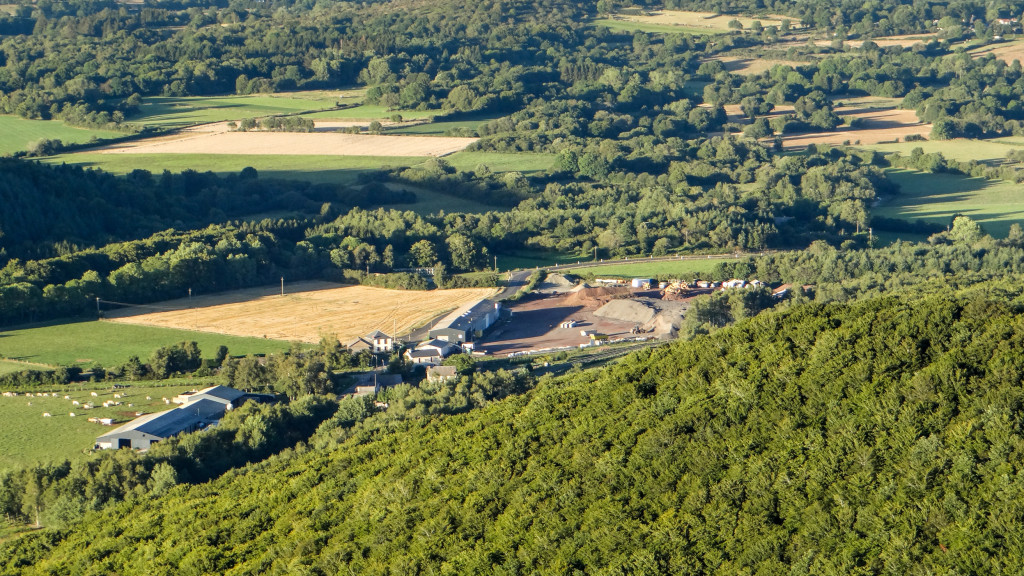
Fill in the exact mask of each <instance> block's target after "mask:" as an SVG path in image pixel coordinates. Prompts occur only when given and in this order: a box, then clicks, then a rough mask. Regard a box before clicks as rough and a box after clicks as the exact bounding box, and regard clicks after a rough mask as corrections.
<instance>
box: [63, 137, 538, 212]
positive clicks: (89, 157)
mask: <svg viewBox="0 0 1024 576" xmlns="http://www.w3.org/2000/svg"><path fill="white" fill-rule="evenodd" d="M444 160H445V161H446V162H448V163H450V164H451V165H452V166H454V167H455V168H457V169H459V170H476V169H477V167H479V166H480V165H481V164H484V165H486V166H487V167H488V168H490V170H491V171H492V172H511V171H519V172H522V173H523V174H530V173H533V172H539V171H543V170H547V169H549V168H551V167H552V166H553V165H554V162H555V156H554V155H553V154H533V153H518V154H517V153H502V152H459V153H456V154H452V155H450V156H445V157H444ZM43 161H44V162H47V163H50V164H58V165H59V164H64V163H66V164H74V165H79V166H83V167H86V168H98V169H101V170H106V171H108V172H113V173H114V174H127V173H129V172H131V171H132V170H135V169H138V168H141V167H144V168H145V169H146V170H149V171H150V172H154V173H157V174H159V173H160V172H162V171H163V170H168V171H170V172H176V173H177V172H182V171H184V170H188V169H192V170H196V171H199V172H207V171H210V172H214V173H217V174H237V173H238V172H240V171H241V170H242V169H243V168H245V167H247V166H251V167H253V168H255V169H256V171H257V172H258V173H259V175H260V178H281V179H287V180H301V181H306V182H313V183H334V184H354V183H355V182H356V180H357V179H358V178H359V175H360V174H363V173H365V172H370V171H374V170H382V169H391V168H406V167H410V166H417V165H419V164H422V163H423V162H424V161H425V159H424V158H420V157H396V156H391V157H383V156H269V155H209V154H98V153H94V152H83V153H78V154H61V155H58V156H51V157H49V158H45V159H43ZM415 194H416V203H414V204H395V205H389V206H390V207H393V208H395V209H399V210H414V211H416V212H419V213H421V214H431V213H435V212H437V211H439V210H444V211H445V212H474V213H480V212H487V211H489V210H501V208H495V207H493V206H488V205H486V204H482V203H479V202H474V201H472V200H465V199H462V198H457V197H455V196H449V195H447V194H444V193H442V192H435V191H431V190H426V189H417V190H415Z"/></svg>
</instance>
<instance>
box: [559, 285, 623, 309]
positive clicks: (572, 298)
mask: <svg viewBox="0 0 1024 576" xmlns="http://www.w3.org/2000/svg"><path fill="white" fill-rule="evenodd" d="M629 294H630V292H629V288H628V287H627V286H590V285H588V284H580V285H579V286H578V287H576V288H575V289H574V290H573V291H572V292H570V293H569V295H568V296H567V297H566V299H565V303H566V304H567V305H570V306H599V305H601V304H603V303H605V302H608V301H609V300H614V299H615V298H624V297H628V296H629Z"/></svg>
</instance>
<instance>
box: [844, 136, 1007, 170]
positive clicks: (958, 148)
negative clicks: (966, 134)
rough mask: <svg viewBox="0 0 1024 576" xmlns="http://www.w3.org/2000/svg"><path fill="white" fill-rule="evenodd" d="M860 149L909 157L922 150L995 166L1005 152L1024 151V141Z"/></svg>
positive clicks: (941, 142) (944, 142)
mask: <svg viewBox="0 0 1024 576" xmlns="http://www.w3.org/2000/svg"><path fill="white" fill-rule="evenodd" d="M861 148H865V149H868V150H876V151H878V152H881V153H883V154H889V153H892V152H899V153H900V155H901V156H910V154H911V152H913V150H914V148H920V149H922V150H924V152H925V153H926V154H934V153H941V154H942V155H943V156H945V157H946V158H951V159H953V160H959V161H961V162H967V161H970V160H975V161H978V162H985V163H990V164H996V163H1000V162H1003V161H1004V160H1006V154H1007V152H1010V151H1012V150H1021V149H1024V141H1022V140H1019V139H1014V138H997V139H994V140H967V139H963V138H958V139H956V140H928V141H924V142H891V143H887V144H870V145H862V146H861Z"/></svg>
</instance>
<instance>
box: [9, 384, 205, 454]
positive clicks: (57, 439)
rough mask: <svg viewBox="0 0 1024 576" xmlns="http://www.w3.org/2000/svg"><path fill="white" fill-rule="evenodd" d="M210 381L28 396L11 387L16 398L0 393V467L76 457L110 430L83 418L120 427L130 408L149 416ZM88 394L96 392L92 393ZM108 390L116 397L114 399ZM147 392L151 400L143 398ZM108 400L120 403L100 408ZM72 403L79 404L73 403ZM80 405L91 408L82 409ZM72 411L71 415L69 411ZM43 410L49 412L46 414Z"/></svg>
mask: <svg viewBox="0 0 1024 576" xmlns="http://www.w3.org/2000/svg"><path fill="white" fill-rule="evenodd" d="M213 384H214V382H213V380H212V379H209V378H207V379H196V380H195V381H193V382H190V383H188V384H181V383H180V381H178V383H176V384H175V385H171V386H153V384H152V383H148V382H139V383H136V384H134V385H131V386H130V387H128V388H126V389H118V390H114V389H113V388H112V387H111V386H110V385H109V384H106V385H104V383H88V382H87V383H83V384H69V385H66V386H58V387H55V388H54V389H53V390H54V391H56V392H57V394H58V395H57V397H56V398H54V397H53V396H49V395H48V396H46V397H42V396H41V395H39V394H37V393H35V392H32V396H31V397H28V396H26V395H25V393H24V392H22V391H17V393H18V395H17V396H16V397H0V446H3V447H4V448H3V450H0V470H3V469H10V468H17V467H23V466H28V465H32V464H35V463H37V462H38V463H45V462H59V461H62V460H65V459H67V460H76V459H78V458H82V457H84V455H85V454H86V453H87V452H88V451H89V450H91V449H92V447H93V443H94V442H95V440H96V438H97V437H98V436H101V435H103V434H106V433H107V432H110V431H111V430H113V427H110V426H103V425H101V424H97V423H94V422H89V421H88V419H89V418H93V417H95V418H113V419H114V422H115V424H114V426H115V427H116V426H120V425H121V424H124V423H125V422H128V421H130V420H132V419H134V418H136V416H135V413H136V412H143V413H146V414H150V413H153V412H161V411H163V410H169V409H171V408H174V407H175V406H176V405H175V404H170V405H168V404H166V403H164V401H163V400H162V399H163V398H168V399H170V398H173V397H174V396H176V395H178V394H179V393H181V392H185V391H187V390H192V389H194V388H195V389H198V388H204V387H206V386H211V385H213ZM93 392H95V393H96V394H97V396H95V397H94V396H92V393H93ZM114 394H118V395H120V396H121V398H119V399H115V398H114ZM64 396H70V398H68V399H65V398H64ZM147 396H149V397H150V398H151V399H150V400H146V397H147ZM108 400H113V401H116V402H121V405H120V406H110V407H109V408H104V407H103V403H104V402H106V401H108ZM73 401H77V402H78V403H79V405H78V406H75V405H74V404H72V402H73ZM85 404H91V405H93V406H95V407H94V408H92V409H85V408H83V405H85ZM129 404H131V405H132V406H129ZM72 412H73V413H74V414H75V416H74V417H72V416H71V415H70V414H71V413H72ZM43 413H49V414H50V415H51V416H50V417H49V418H46V417H44V416H43Z"/></svg>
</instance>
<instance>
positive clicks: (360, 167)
mask: <svg viewBox="0 0 1024 576" xmlns="http://www.w3.org/2000/svg"><path fill="white" fill-rule="evenodd" d="M43 161H44V162H48V163H51V164H64V163H67V164H75V165H79V166H83V167H86V168H99V169H101V170H106V171H108V172H113V173H114V174H127V173H129V172H131V171H132V170H135V169H138V168H144V169H146V170H149V171H150V172H153V173H156V174H159V173H160V172H162V171H164V170H168V171H170V172H183V171H185V170H196V171H197V172H208V171H209V172H214V173H217V174H237V173H238V172H240V171H241V170H242V169H243V168H245V167H247V166H251V167H253V168H255V169H256V171H257V172H258V173H259V175H260V177H261V178H281V179H287V180H303V181H307V182H315V183H321V182H330V183H342V184H346V183H352V182H355V180H356V179H357V178H358V177H359V175H360V174H361V173H363V172H367V171H372V170H380V169H384V168H403V167H408V166H413V165H416V164H420V163H422V162H423V161H424V158H423V157H418V156H285V155H281V156H274V155H269V154H266V155H264V154H99V153H95V152H83V153H79V154H61V155H58V156H51V157H49V158H46V159H44V160H43Z"/></svg>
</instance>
